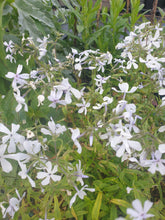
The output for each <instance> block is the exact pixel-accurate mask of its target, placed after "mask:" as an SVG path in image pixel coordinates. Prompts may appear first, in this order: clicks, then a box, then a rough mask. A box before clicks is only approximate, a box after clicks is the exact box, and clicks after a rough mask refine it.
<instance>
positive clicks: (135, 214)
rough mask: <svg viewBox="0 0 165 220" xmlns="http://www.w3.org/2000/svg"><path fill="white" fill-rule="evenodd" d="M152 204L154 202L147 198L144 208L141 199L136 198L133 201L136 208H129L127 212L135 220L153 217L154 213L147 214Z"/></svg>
mask: <svg viewBox="0 0 165 220" xmlns="http://www.w3.org/2000/svg"><path fill="white" fill-rule="evenodd" d="M152 205H153V203H152V202H150V201H149V200H146V201H145V202H144V208H143V207H142V204H141V202H140V200H138V199H136V200H134V201H133V202H132V206H133V208H134V209H132V208H128V209H127V214H128V215H130V217H131V218H132V219H133V220H143V219H147V218H150V217H153V216H154V215H152V214H147V212H148V211H149V209H150V208H151V207H152Z"/></svg>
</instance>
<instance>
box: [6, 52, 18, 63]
mask: <svg viewBox="0 0 165 220" xmlns="http://www.w3.org/2000/svg"><path fill="white" fill-rule="evenodd" d="M5 59H6V60H10V63H13V62H14V63H16V59H15V58H14V57H13V56H12V55H11V54H7V55H6V57H5Z"/></svg>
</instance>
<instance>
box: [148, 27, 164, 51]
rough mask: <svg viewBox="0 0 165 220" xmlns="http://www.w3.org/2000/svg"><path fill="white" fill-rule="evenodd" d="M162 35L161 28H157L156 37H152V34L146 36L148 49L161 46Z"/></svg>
mask: <svg viewBox="0 0 165 220" xmlns="http://www.w3.org/2000/svg"><path fill="white" fill-rule="evenodd" d="M159 37H160V31H159V29H158V30H156V32H155V35H154V37H152V35H151V34H150V35H149V36H147V37H146V39H145V42H146V45H145V46H146V49H147V50H150V49H151V47H152V46H154V47H156V48H159V47H160V43H161V39H160V38H159Z"/></svg>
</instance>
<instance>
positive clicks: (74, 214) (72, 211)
mask: <svg viewBox="0 0 165 220" xmlns="http://www.w3.org/2000/svg"><path fill="white" fill-rule="evenodd" d="M71 213H72V215H73V217H74V218H75V219H76V220H78V218H77V215H76V213H75V211H74V209H73V207H71Z"/></svg>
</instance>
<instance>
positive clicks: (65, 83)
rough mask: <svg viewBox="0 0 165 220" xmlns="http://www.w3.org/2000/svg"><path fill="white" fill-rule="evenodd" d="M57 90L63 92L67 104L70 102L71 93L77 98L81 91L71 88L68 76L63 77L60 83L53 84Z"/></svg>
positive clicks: (79, 96)
mask: <svg viewBox="0 0 165 220" xmlns="http://www.w3.org/2000/svg"><path fill="white" fill-rule="evenodd" d="M55 88H57V89H58V90H59V91H62V92H63V93H64V94H65V102H66V103H67V104H70V103H71V102H72V99H71V96H72V94H73V95H74V96H75V97H76V98H77V99H80V98H81V93H80V91H78V90H77V89H75V88H73V87H72V86H71V85H70V83H69V81H68V78H66V79H63V80H62V82H61V84H60V85H58V86H55Z"/></svg>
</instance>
